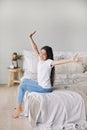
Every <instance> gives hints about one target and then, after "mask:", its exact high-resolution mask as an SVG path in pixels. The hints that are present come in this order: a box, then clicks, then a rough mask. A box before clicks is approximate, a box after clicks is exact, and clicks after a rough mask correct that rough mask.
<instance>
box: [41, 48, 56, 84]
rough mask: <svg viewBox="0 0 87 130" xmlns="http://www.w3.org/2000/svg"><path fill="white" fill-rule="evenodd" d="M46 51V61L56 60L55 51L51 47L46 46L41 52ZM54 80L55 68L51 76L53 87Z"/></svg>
mask: <svg viewBox="0 0 87 130" xmlns="http://www.w3.org/2000/svg"><path fill="white" fill-rule="evenodd" d="M42 49H44V50H45V51H46V54H47V58H46V59H51V60H54V57H53V50H52V48H51V47H49V46H44V47H42V48H41V50H42ZM54 79H55V67H52V69H51V74H50V83H51V86H53V85H54Z"/></svg>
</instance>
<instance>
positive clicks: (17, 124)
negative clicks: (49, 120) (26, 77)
mask: <svg viewBox="0 0 87 130" xmlns="http://www.w3.org/2000/svg"><path fill="white" fill-rule="evenodd" d="M17 88H18V86H17V85H16V86H12V87H8V86H7V85H0V130H38V129H35V128H31V127H30V125H29V122H28V118H18V119H13V118H12V113H13V112H14V108H15V105H16V97H17Z"/></svg>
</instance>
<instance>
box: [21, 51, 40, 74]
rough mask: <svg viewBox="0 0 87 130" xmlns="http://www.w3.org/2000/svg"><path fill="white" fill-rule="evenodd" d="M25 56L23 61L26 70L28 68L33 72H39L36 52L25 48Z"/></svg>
mask: <svg viewBox="0 0 87 130" xmlns="http://www.w3.org/2000/svg"><path fill="white" fill-rule="evenodd" d="M23 56H24V61H23V69H24V71H26V70H27V71H30V72H32V73H37V63H38V57H37V56H36V55H35V54H34V52H32V51H28V50H24V51H23Z"/></svg>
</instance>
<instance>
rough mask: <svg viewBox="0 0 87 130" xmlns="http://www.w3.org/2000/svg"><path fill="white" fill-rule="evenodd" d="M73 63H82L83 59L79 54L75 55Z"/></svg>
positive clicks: (72, 59)
mask: <svg viewBox="0 0 87 130" xmlns="http://www.w3.org/2000/svg"><path fill="white" fill-rule="evenodd" d="M71 61H73V62H82V61H83V58H82V57H78V54H75V55H74V56H73V57H72V58H71Z"/></svg>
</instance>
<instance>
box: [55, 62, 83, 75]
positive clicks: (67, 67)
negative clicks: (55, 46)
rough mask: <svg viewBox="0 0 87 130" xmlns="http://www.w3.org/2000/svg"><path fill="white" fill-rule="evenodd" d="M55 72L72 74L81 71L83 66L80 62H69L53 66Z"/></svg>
mask: <svg viewBox="0 0 87 130" xmlns="http://www.w3.org/2000/svg"><path fill="white" fill-rule="evenodd" d="M55 72H56V73H58V74H68V73H69V74H73V73H83V66H82V64H81V63H76V62H70V63H65V64H61V65H56V66H55Z"/></svg>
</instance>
